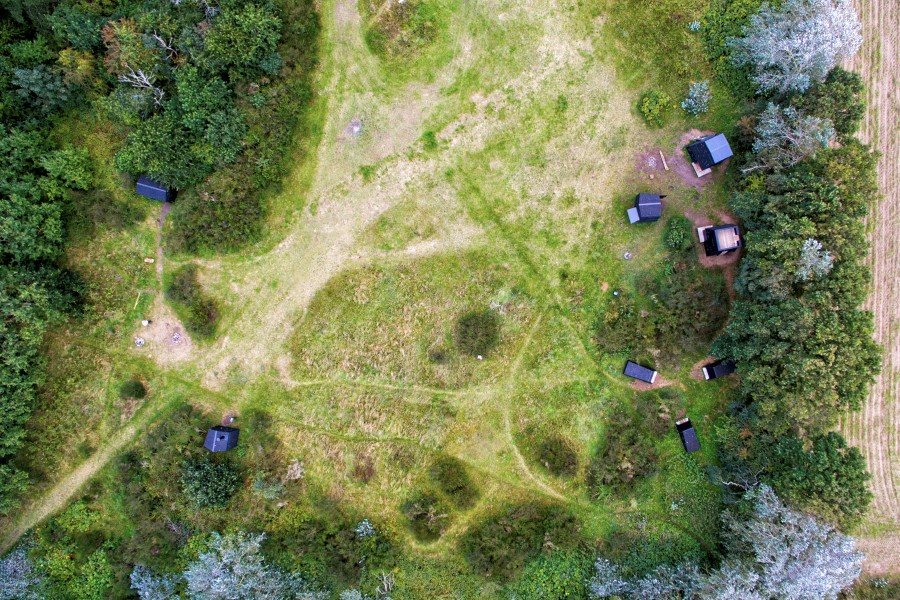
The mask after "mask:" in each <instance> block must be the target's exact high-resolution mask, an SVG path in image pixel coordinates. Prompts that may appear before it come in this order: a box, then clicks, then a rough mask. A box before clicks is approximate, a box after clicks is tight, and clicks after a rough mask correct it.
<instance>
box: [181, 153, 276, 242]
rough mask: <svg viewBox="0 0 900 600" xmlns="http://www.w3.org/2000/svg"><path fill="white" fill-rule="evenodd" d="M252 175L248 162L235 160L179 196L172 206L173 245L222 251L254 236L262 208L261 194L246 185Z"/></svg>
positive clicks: (256, 235)
mask: <svg viewBox="0 0 900 600" xmlns="http://www.w3.org/2000/svg"><path fill="white" fill-rule="evenodd" d="M252 177H253V173H252V171H251V167H250V165H247V164H244V163H241V164H237V165H234V166H233V167H232V168H230V169H226V170H222V171H219V172H217V173H215V174H213V175H212V176H211V177H209V178H208V179H206V180H205V181H204V182H203V183H202V184H200V185H199V186H197V189H196V190H192V191H189V192H187V193H184V194H182V195H181V196H179V198H178V202H176V203H175V204H174V205H173V206H172V216H171V218H172V223H173V226H172V230H171V233H170V234H169V236H170V237H169V241H170V242H171V244H172V246H173V247H174V248H175V249H177V250H181V251H187V252H200V251H203V250H211V251H216V252H223V251H227V250H234V249H235V248H238V247H240V246H242V245H244V244H247V243H248V242H252V241H253V240H255V239H257V238H258V237H259V233H260V219H261V218H262V216H263V212H264V210H263V202H262V199H261V196H260V194H259V193H258V192H254V191H253V190H252V189H248V185H247V182H248V181H249V180H250V179H251V178H252Z"/></svg>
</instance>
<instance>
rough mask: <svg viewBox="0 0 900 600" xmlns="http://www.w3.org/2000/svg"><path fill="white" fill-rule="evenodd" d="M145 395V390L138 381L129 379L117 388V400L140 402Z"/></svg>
mask: <svg viewBox="0 0 900 600" xmlns="http://www.w3.org/2000/svg"><path fill="white" fill-rule="evenodd" d="M146 395H147V388H146V387H144V384H143V383H142V382H141V381H140V380H139V379H129V380H128V381H125V382H123V383H122V385H121V386H119V398H121V399H122V400H125V399H128V398H134V399H135V400H140V399H142V398H144V397H145V396H146Z"/></svg>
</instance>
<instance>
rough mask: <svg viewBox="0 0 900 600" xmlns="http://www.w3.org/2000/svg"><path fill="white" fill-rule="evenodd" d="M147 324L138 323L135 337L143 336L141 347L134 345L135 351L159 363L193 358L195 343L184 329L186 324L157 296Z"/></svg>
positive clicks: (166, 363)
mask: <svg viewBox="0 0 900 600" xmlns="http://www.w3.org/2000/svg"><path fill="white" fill-rule="evenodd" d="M147 320H148V321H150V323H149V324H148V325H147V326H143V325H141V324H140V323H139V324H138V327H137V330H136V331H135V333H134V339H135V340H136V339H137V338H141V339H143V340H144V343H143V345H142V346H141V347H137V346H136V345H135V346H134V350H135V352H139V353H142V354H145V355H146V356H148V357H150V358H152V359H153V360H155V361H156V362H157V364H159V365H171V364H174V363H179V362H182V361H185V360H188V359H189V358H191V356H192V354H193V348H194V343H193V341H192V340H191V337H190V336H189V335H188V334H187V332H186V331H185V330H184V326H183V325H182V324H181V321H179V320H178V317H176V316H175V313H174V312H172V309H171V308H169V307H168V305H167V304H166V303H165V302H164V301H163V299H162V298H161V297H160V296H157V298H156V300H155V301H154V303H153V308H152V310H151V312H150V315H149V316H148V317H147Z"/></svg>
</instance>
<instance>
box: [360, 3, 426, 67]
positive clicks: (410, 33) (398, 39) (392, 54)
mask: <svg viewBox="0 0 900 600" xmlns="http://www.w3.org/2000/svg"><path fill="white" fill-rule="evenodd" d="M370 10H371V12H372V13H373V15H374V16H373V19H372V22H371V24H370V25H369V27H368V29H367V31H366V36H365V37H366V43H367V44H368V45H369V47H370V48H371V49H372V51H373V52H374V53H375V54H377V55H379V56H381V57H383V58H389V59H398V58H408V57H411V56H412V55H413V53H414V52H415V51H417V50H421V49H422V48H424V47H425V46H427V45H428V44H430V43H431V42H432V41H434V39H435V38H436V37H437V34H438V31H440V27H441V21H442V19H443V16H442V11H441V7H440V6H439V4H438V3H437V2H435V1H434V0H406V1H405V2H402V3H401V2H394V3H391V4H390V5H389V6H388V7H387V9H384V7H383V6H382V5H381V3H378V2H374V3H372V4H371V6H370Z"/></svg>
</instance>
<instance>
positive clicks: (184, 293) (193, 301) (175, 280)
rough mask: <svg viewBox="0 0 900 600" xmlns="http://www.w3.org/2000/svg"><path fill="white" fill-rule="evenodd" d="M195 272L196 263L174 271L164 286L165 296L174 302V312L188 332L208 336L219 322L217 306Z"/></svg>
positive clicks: (213, 331)
mask: <svg viewBox="0 0 900 600" xmlns="http://www.w3.org/2000/svg"><path fill="white" fill-rule="evenodd" d="M197 273H198V269H197V265H194V264H189V265H185V266H183V267H181V268H180V269H178V270H177V271H175V273H174V275H173V276H172V281H171V282H170V283H169V285H168V286H167V287H166V297H167V298H168V299H169V300H171V301H172V302H173V303H174V304H175V309H176V312H178V315H179V316H180V317H181V318H182V320H183V321H184V326H185V328H186V329H187V330H188V331H189V332H191V333H192V334H193V335H196V336H199V337H201V338H210V337H212V336H213V334H214V333H215V331H216V326H217V325H218V323H219V307H218V306H217V305H216V302H215V300H213V299H212V298H210V297H208V296H207V295H206V294H205V292H204V291H203V288H202V287H201V285H200V282H199V281H198V279H197Z"/></svg>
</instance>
